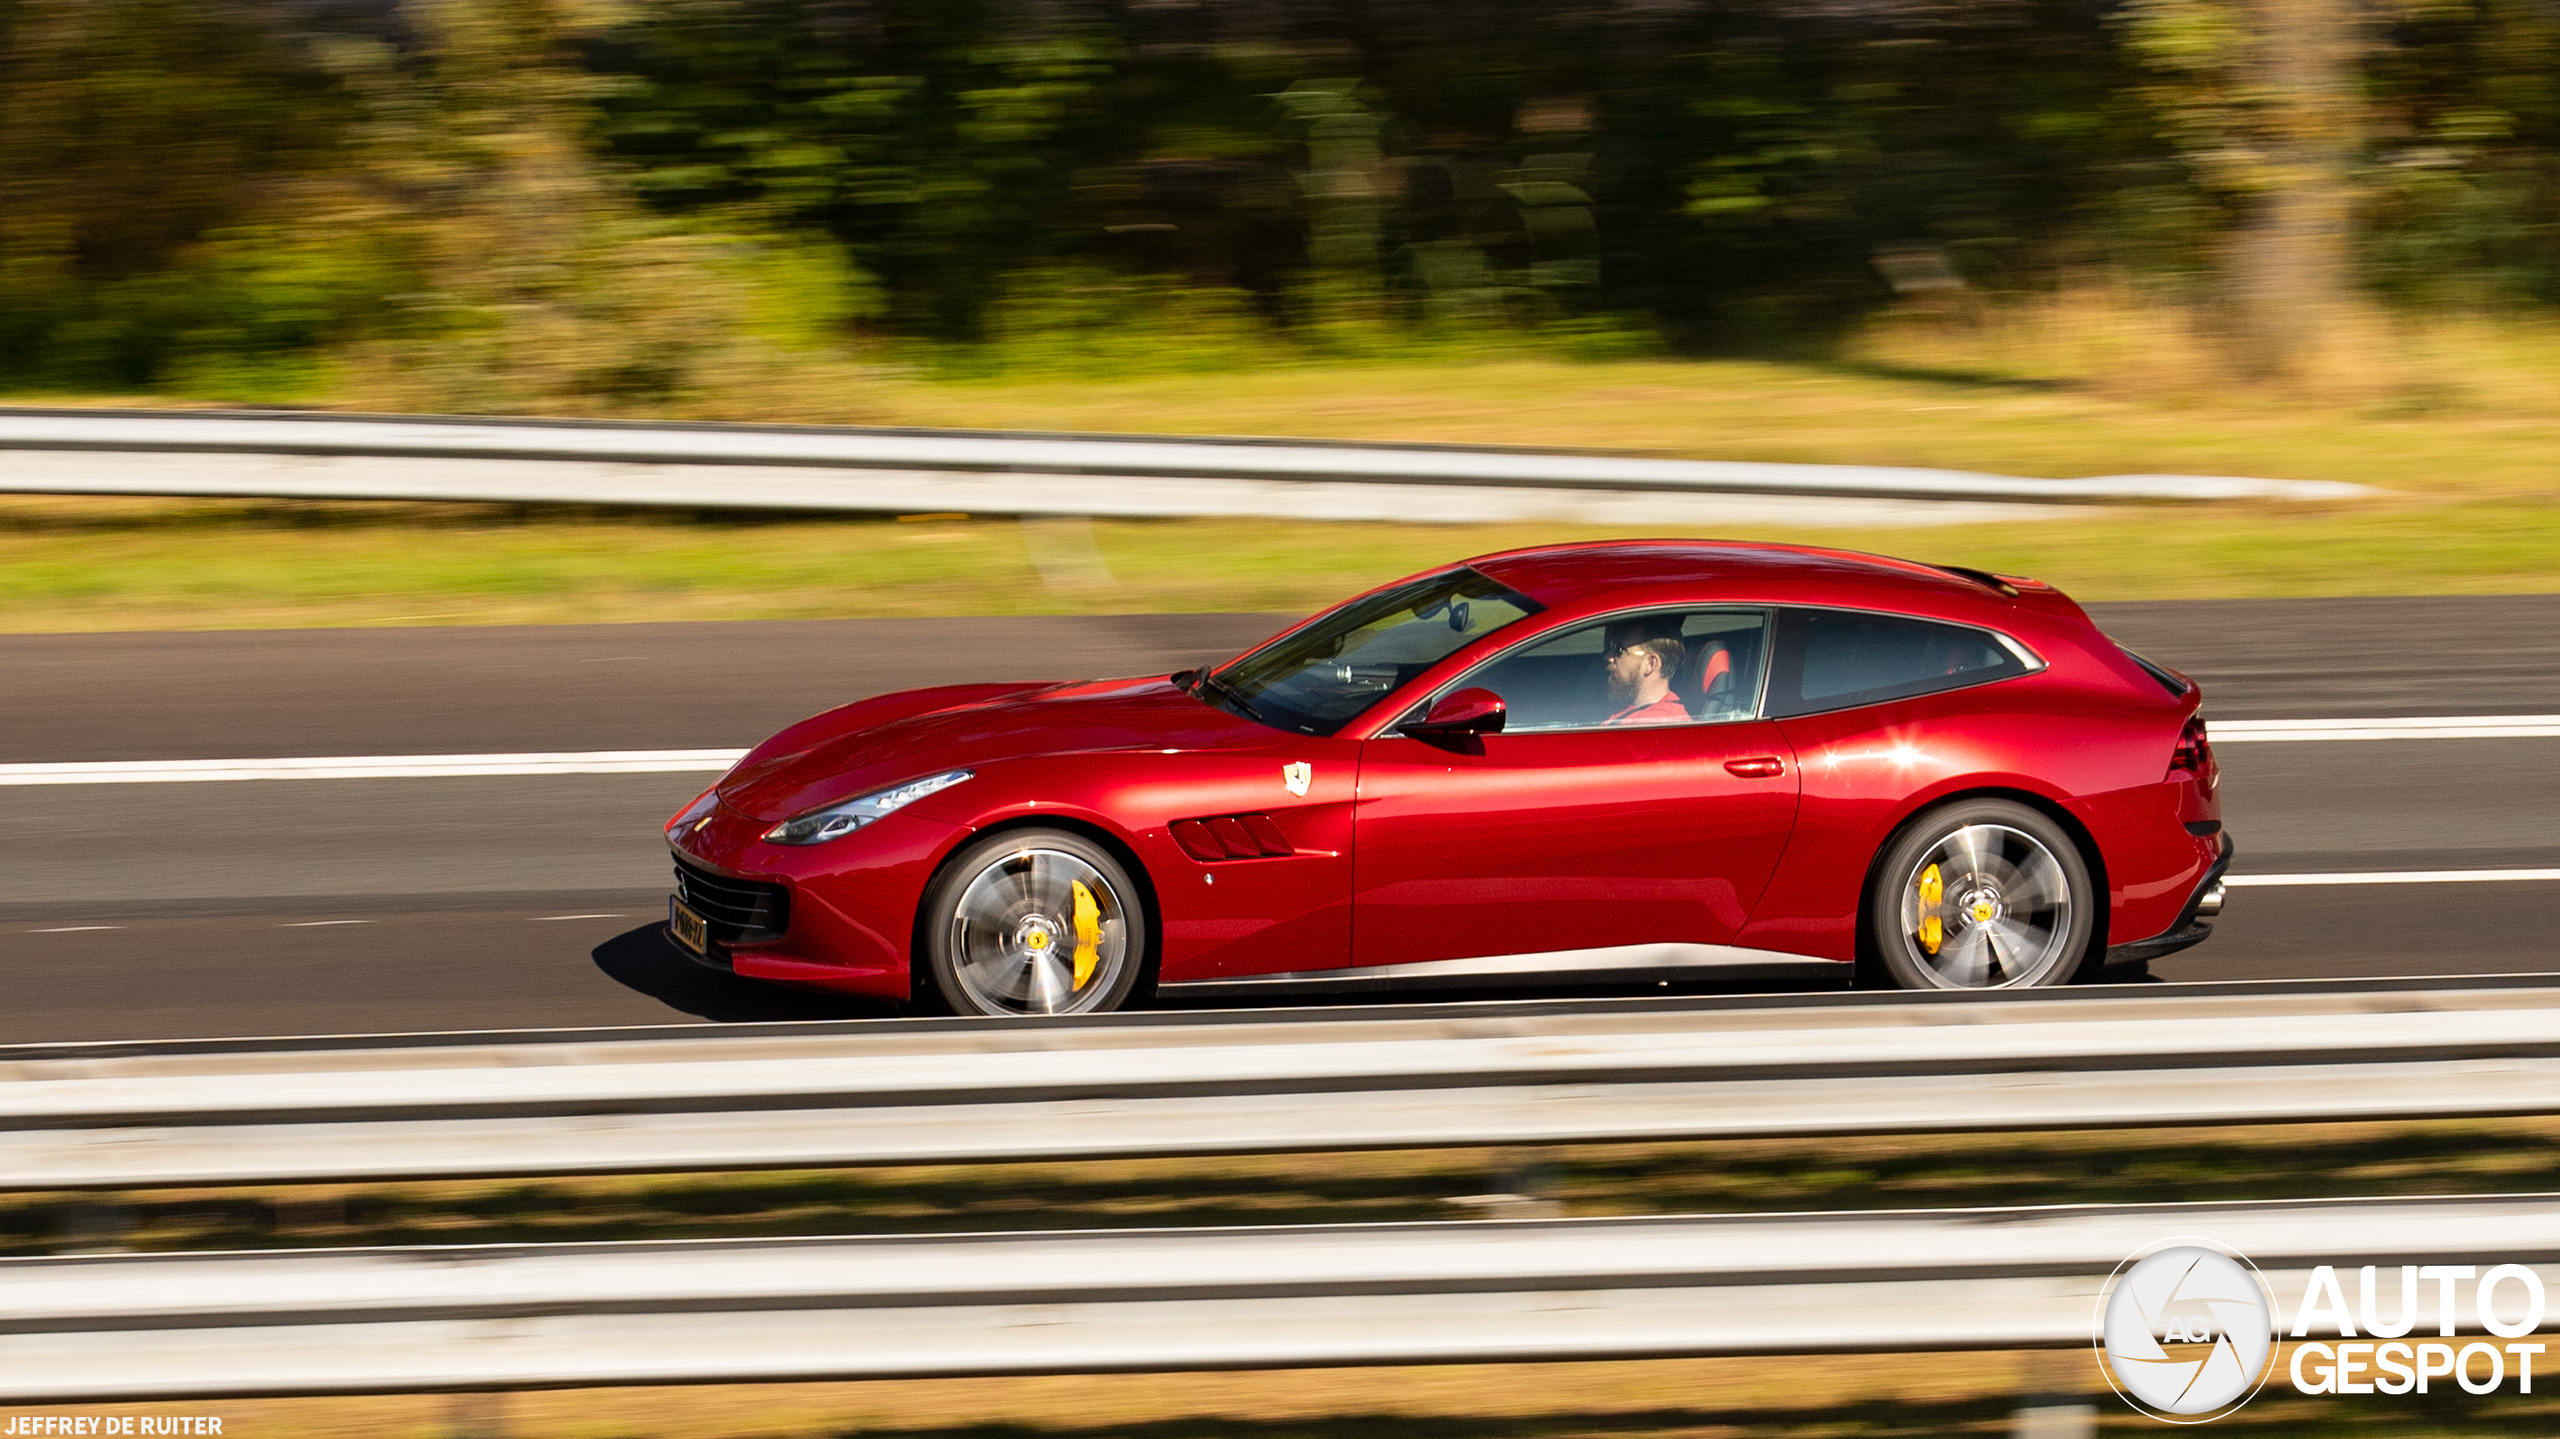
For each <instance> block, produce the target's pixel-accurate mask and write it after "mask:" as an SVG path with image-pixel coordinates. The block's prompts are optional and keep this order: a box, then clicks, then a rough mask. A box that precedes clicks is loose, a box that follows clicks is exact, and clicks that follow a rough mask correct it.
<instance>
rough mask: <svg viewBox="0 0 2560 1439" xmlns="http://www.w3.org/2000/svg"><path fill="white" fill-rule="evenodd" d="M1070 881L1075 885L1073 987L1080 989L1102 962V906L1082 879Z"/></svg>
mask: <svg viewBox="0 0 2560 1439" xmlns="http://www.w3.org/2000/svg"><path fill="white" fill-rule="evenodd" d="M1072 882H1073V883H1074V885H1075V887H1076V982H1075V987H1076V988H1078V989H1082V988H1084V982H1085V981H1086V980H1088V979H1091V978H1093V968H1094V966H1095V965H1098V964H1100V963H1102V951H1101V944H1102V906H1101V905H1098V904H1095V903H1094V902H1093V891H1092V890H1089V889H1087V888H1085V887H1084V881H1083V880H1080V879H1079V880H1075V881H1072Z"/></svg>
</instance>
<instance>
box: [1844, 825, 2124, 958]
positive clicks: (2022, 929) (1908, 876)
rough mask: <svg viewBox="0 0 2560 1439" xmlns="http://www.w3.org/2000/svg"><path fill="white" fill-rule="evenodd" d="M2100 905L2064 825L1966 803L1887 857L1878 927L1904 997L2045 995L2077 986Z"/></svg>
mask: <svg viewBox="0 0 2560 1439" xmlns="http://www.w3.org/2000/svg"><path fill="white" fill-rule="evenodd" d="M2096 903H2097V901H2096V895H2095V893H2094V892H2093V889H2092V886H2091V884H2090V881H2089V866H2088V864H2087V863H2086V862H2085V861H2084V860H2083V859H2082V858H2081V856H2080V849H2079V846H2077V845H2075V844H2073V843H2072V842H2071V837H2070V836H2069V835H2067V834H2065V833H2064V832H2063V831H2062V827H2061V826H2060V825H2057V824H2055V823H2054V822H2053V821H2052V820H2050V819H2048V818H2046V817H2045V816H2044V815H2042V814H2039V813H2037V812H2036V811H2035V810H2032V809H2029V808H2027V807H2026V806H2025V805H2022V804H2016V803H2013V802H2011V801H2008V800H1996V799H1984V800H1967V801H1963V802H1960V803H1957V804H1951V805H1948V806H1945V807H1944V808H1941V809H1937V810H1932V811H1930V812H1929V813H1927V814H1925V815H1922V816H1921V817H1920V818H1919V819H1917V820H1915V821H1914V822H1913V823H1911V824H1910V825H1908V826H1906V827H1905V828H1904V829H1903V831H1902V832H1901V833H1900V834H1899V835H1896V836H1895V837H1894V839H1893V841H1892V842H1891V843H1890V844H1888V845H1887V846H1886V848H1885V854H1884V861H1883V863H1881V864H1879V865H1878V866H1877V867H1876V877H1875V889H1874V891H1873V892H1872V893H1871V894H1870V895H1869V896H1868V903H1867V925H1868V933H1869V937H1870V938H1871V939H1872V940H1873V941H1874V942H1875V946H1876V951H1877V954H1878V955H1879V957H1880V958H1881V959H1882V960H1883V961H1884V969H1885V972H1886V974H1887V975H1889V976H1890V977H1891V978H1892V980H1893V982H1894V983H1895V984H1897V985H1900V986H1901V987H1903V988H1905V989H2035V988H2042V987H2044V986H2047V985H2057V984H2068V983H2070V982H2071V981H2072V980H2073V979H2074V978H2076V977H2078V975H2079V974H2080V971H2081V968H2082V966H2083V964H2084V963H2085V962H2086V960H2087V958H2088V951H2089V936H2090V933H2091V928H2092V925H2093V922H2094V920H2095V918H2096Z"/></svg>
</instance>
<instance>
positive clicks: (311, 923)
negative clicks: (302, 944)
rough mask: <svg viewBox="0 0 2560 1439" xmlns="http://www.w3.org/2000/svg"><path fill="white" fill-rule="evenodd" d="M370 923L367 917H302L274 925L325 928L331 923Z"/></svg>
mask: <svg viewBox="0 0 2560 1439" xmlns="http://www.w3.org/2000/svg"><path fill="white" fill-rule="evenodd" d="M371 923H373V921H372V920H369V919H304V920H296V921H295V922H293V923H292V924H280V925H277V926H276V928H278V929H326V928H328V927H329V926H330V925H333V924H371Z"/></svg>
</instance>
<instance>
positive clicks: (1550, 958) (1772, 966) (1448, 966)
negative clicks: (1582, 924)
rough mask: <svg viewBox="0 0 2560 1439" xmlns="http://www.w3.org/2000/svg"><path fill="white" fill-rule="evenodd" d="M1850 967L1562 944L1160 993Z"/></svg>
mask: <svg viewBox="0 0 2560 1439" xmlns="http://www.w3.org/2000/svg"><path fill="white" fill-rule="evenodd" d="M1849 972H1850V966H1849V965H1847V964H1844V963H1842V962H1840V961H1839V960H1835V959H1810V958H1807V957H1806V956H1804V955H1800V954H1779V953H1777V952H1775V951H1773V950H1766V949H1739V948H1736V947H1734V946H1732V945H1727V944H1626V945H1616V946H1613V947H1611V948H1607V949H1561V950H1552V951H1549V952H1547V953H1544V954H1490V955H1485V956H1482V957H1480V958H1475V959H1435V960H1427V961H1424V962H1422V963H1419V964H1373V965H1362V966H1360V967H1358V968H1345V969H1306V970H1297V971H1293V972H1291V973H1286V974H1247V975H1238V976H1236V977H1235V978H1233V979H1194V980H1184V981H1180V982H1174V981H1166V982H1162V983H1159V984H1158V985H1157V986H1156V991H1157V992H1158V993H1160V994H1170V995H1180V996H1183V997H1185V998H1191V997H1203V998H1205V997H1211V996H1226V995H1235V996H1247V995H1256V994H1314V993H1340V994H1363V993H1376V992H1379V991H1383V990H1394V989H1484V988H1513V987H1517V988H1522V989H1529V988H1556V987H1570V986H1574V985H1585V984H1612V983H1627V982H1635V981H1643V980H1667V979H1700V980H1753V979H1793V980H1810V981H1813V982H1814V983H1816V984H1818V985H1821V986H1822V987H1825V988H1836V989H1845V988H1847V987H1848V984H1849Z"/></svg>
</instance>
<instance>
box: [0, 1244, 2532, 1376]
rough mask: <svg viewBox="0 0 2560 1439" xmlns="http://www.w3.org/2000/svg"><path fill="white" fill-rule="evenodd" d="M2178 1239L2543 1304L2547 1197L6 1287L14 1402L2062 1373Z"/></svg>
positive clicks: (500, 1258) (3, 1344) (806, 1249)
mask: <svg viewBox="0 0 2560 1439" xmlns="http://www.w3.org/2000/svg"><path fill="white" fill-rule="evenodd" d="M2178 1236H2201V1237H2204V1238H2207V1239H2211V1240H2215V1241H2218V1242H2220V1243H2223V1244H2227V1245H2230V1246H2233V1247H2235V1248H2237V1249H2238V1250H2239V1251H2240V1252H2242V1253H2244V1254H2246V1255H2248V1256H2249V1257H2250V1258H2251V1259H2253V1260H2254V1261H2255V1262H2256V1263H2257V1264H2258V1266H2259V1267H2260V1269H2261V1270H2262V1271H2263V1272H2265V1273H2266V1275H2267V1277H2268V1279H2269V1280H2270V1281H2271V1283H2272V1284H2273V1286H2274V1290H2275V1293H2276V1296H2277V1300H2278V1304H2279V1306H2280V1307H2284V1308H2287V1309H2288V1310H2289V1308H2290V1306H2291V1304H2292V1301H2293V1298H2294V1297H2295V1296H2297V1295H2299V1294H2301V1293H2302V1292H2303V1290H2302V1280H2303V1277H2304V1273H2305V1272H2306V1271H2307V1268H2308V1266H2311V1265H2314V1264H2324V1263H2326V1264H2346V1263H2363V1262H2374V1259H2376V1258H2380V1259H2383V1260H2387V1262H2390V1263H2393V1264H2400V1263H2422V1264H2423V1263H2428V1262H2432V1261H2435V1260H2438V1259H2456V1260H2459V1261H2460V1262H2464V1263H2474V1262H2489V1263H2519V1264H2526V1265H2530V1266H2533V1267H2535V1268H2536V1270H2537V1272H2538V1273H2539V1274H2540V1275H2541V1276H2542V1278H2543V1283H2544V1286H2545V1288H2546V1289H2549V1288H2551V1287H2554V1286H2560V1196H2555V1195H2522V1196H2498V1197H2489V1198H2462V1199H2400V1200H2368V1199H2358V1200H2342V1201H2322V1202H2309V1203H2267V1204H2251V1205H2246V1206H2239V1205H2232V1206H2216V1205H2148V1206H2133V1207H2122V1208H2095V1207H2063V1208H2039V1209H1989V1210H1942V1211H1925V1212H1903V1213H1862V1214H1772V1215H1753V1216H1730V1217H1713V1218H1646V1219H1588V1220H1553V1221H1495V1222H1475V1223H1457V1224H1391V1225H1338V1226H1318V1227H1306V1228H1265V1229H1204V1230H1156V1231H1106V1232H1093V1233H1052V1234H976V1235H927V1236H911V1237H898V1238H870V1239H802V1240H746V1241H722V1240H710V1241H695V1242H689V1243H637V1244H574V1245H498V1246H485V1247H458V1248H404V1249H352V1250H317V1251H305V1252H298V1253H233V1254H192V1255H116V1256H99V1257H84V1258H46V1259H0V1401H7V1402H14V1403H32V1402H40V1401H60V1400H92V1401H95V1400H138V1399H153V1398H166V1397H176V1396H181V1395H185V1396H232V1395H255V1394H349V1393H366V1392H397V1391H408V1390H435V1389H473V1388H480V1389H495V1388H523V1387H539V1386H567V1385H597V1384H622V1383H629V1384H639V1383H647V1384H663V1383H677V1382H691V1381H718V1380H727V1381H739V1380H775V1379H851V1378H885V1377H893V1376H924V1375H970V1374H985V1375H992V1374H1040V1373H1076V1372H1103V1371H1115V1370H1171V1369H1219V1368H1245V1367H1269V1368H1280V1367H1293V1366H1308V1365H1342V1364H1431V1363H1473V1362H1483V1361H1489V1360H1490V1361H1502V1360H1569V1359H1608V1358H1650V1357H1670V1356H1680V1355H1711V1354H1747V1355H1768V1354H1786V1353H1818V1352H1839V1351H1859V1350H1879V1351H1890V1350H1948V1349H1977V1348H2030V1347H2055V1346H2066V1345H2081V1344H2087V1343H2089V1342H2090V1334H2091V1329H2092V1318H2093V1311H2094V1309H2095V1300H2096V1298H2097V1295H2098V1293H2099V1289H2100V1286H2101V1285H2102V1283H2103V1282H2104V1280H2105V1278H2106V1276H2107V1275H2108V1274H2109V1273H2110V1272H2112V1271H2113V1270H2114V1269H2115V1268H2116V1267H2117V1266H2118V1265H2119V1264H2121V1263H2122V1262H2123V1261H2124V1260H2125V1258H2126V1257H2127V1256H2129V1255H2131V1254H2132V1253H2134V1252H2135V1251H2136V1250H2137V1249H2140V1248H2143V1247H2145V1246H2148V1245H2152V1244H2155V1243H2158V1242H2159V1241H2161V1240H2164V1239H2168V1238H2172V1237H2178ZM2487 1256H2494V1257H2493V1258H2491V1257H2487ZM2288 1317H2289V1316H2288ZM2477 1317H2478V1316H2477V1315H2476V1314H2471V1313H2460V1314H2458V1315H2457V1322H2458V1324H2459V1325H2460V1326H2461V1327H2463V1328H2465V1329H2469V1328H2472V1327H2475V1326H2476V1324H2477Z"/></svg>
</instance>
